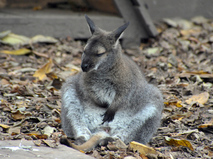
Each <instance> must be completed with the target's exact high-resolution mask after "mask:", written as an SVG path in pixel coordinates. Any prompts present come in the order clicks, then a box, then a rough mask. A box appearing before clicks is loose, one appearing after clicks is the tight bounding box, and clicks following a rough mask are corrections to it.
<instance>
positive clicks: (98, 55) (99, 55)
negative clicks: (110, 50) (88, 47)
mask: <svg viewBox="0 0 213 159" xmlns="http://www.w3.org/2000/svg"><path fill="white" fill-rule="evenodd" d="M103 54H105V52H103V53H101V54H96V56H97V57H101V56H102V55H103Z"/></svg>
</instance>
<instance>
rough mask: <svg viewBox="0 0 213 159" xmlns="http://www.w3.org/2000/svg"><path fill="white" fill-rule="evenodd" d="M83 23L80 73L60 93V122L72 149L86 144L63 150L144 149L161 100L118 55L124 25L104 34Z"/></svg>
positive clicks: (133, 66)
mask: <svg viewBox="0 0 213 159" xmlns="http://www.w3.org/2000/svg"><path fill="white" fill-rule="evenodd" d="M85 18H86V21H87V23H88V26H89V29H90V31H91V33H92V36H91V37H90V38H89V40H88V41H87V44H86V46H85V47H84V51H83V54H82V63H81V68H82V71H83V72H80V73H78V74H77V75H75V76H71V77H69V78H68V79H67V81H66V83H65V84H64V85H63V87H62V108H61V121H62V128H63V130H64V132H65V134H66V135H67V136H68V137H71V138H74V139H75V143H77V144H82V143H84V142H86V141H88V140H89V139H90V138H91V140H89V141H88V142H89V143H88V142H86V143H85V144H83V145H84V147H80V148H79V146H81V145H79V146H78V145H75V144H68V145H69V146H72V147H74V148H77V149H84V150H89V149H91V148H93V147H94V146H96V145H97V144H99V143H100V142H102V143H104V142H106V141H108V140H110V139H112V140H115V139H121V140H122V141H124V142H125V143H126V144H127V143H129V142H131V141H132V140H135V141H138V142H141V143H143V144H146V143H147V142H148V141H149V140H150V139H151V137H152V136H153V134H154V133H155V132H156V130H157V128H158V126H159V124H160V120H161V113H162V109H163V98H162V94H161V92H160V91H159V90H158V88H156V87H155V86H153V85H151V84H149V83H148V82H147V81H146V79H145V77H144V75H143V73H142V72H141V70H140V69H139V67H138V66H137V65H136V64H135V63H134V62H133V61H132V60H131V59H129V58H128V57H127V56H126V55H124V54H123V53H122V49H121V46H120V44H119V37H120V36H121V34H122V33H123V31H124V30H125V29H126V28H127V26H128V25H129V23H125V24H124V25H122V26H121V27H119V28H118V29H116V30H114V31H111V32H107V31H104V30H102V29H100V28H99V27H97V26H96V25H95V24H94V22H93V21H92V20H91V19H90V18H89V17H88V16H85ZM92 136H93V137H92ZM91 142H92V144H91ZM62 143H63V140H62ZM73 145H75V146H77V147H75V146H73ZM85 145H87V146H88V145H89V146H88V147H87V146H85ZM85 147H86V148H85Z"/></svg>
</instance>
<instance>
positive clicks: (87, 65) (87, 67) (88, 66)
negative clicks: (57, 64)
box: [81, 62, 91, 72]
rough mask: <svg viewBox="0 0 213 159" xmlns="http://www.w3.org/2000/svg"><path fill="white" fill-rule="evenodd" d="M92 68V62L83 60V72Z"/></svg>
mask: <svg viewBox="0 0 213 159" xmlns="http://www.w3.org/2000/svg"><path fill="white" fill-rule="evenodd" d="M90 68H91V65H90V64H88V63H83V62H82V63H81V69H82V71H83V72H88V71H89V70H90Z"/></svg>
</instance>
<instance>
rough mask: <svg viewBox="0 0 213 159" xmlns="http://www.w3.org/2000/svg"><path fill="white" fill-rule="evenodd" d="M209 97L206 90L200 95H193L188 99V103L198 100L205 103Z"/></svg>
mask: <svg viewBox="0 0 213 159" xmlns="http://www.w3.org/2000/svg"><path fill="white" fill-rule="evenodd" d="M208 99H209V93H208V92H204V93H201V94H198V95H193V96H192V97H191V98H189V99H188V100H186V103H187V104H191V103H192V102H197V103H200V104H205V103H206V102H207V101H208Z"/></svg>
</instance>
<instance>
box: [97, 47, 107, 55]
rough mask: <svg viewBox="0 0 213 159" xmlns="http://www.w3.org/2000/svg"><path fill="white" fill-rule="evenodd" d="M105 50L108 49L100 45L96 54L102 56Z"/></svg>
mask: <svg viewBox="0 0 213 159" xmlns="http://www.w3.org/2000/svg"><path fill="white" fill-rule="evenodd" d="M105 52H106V49H105V48H104V47H102V46H98V48H97V54H96V56H98V57H100V56H102V55H103V54H105Z"/></svg>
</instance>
